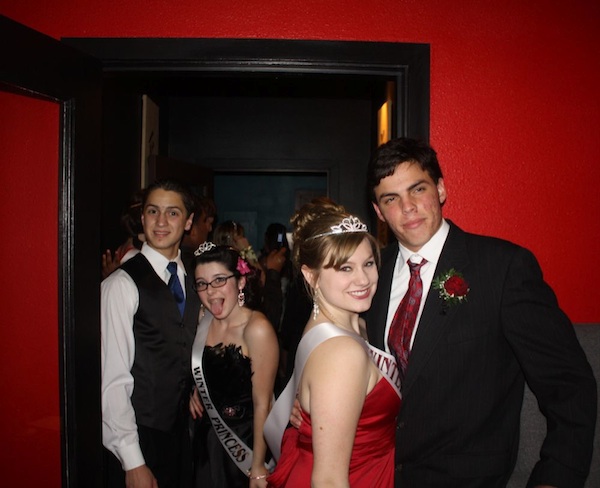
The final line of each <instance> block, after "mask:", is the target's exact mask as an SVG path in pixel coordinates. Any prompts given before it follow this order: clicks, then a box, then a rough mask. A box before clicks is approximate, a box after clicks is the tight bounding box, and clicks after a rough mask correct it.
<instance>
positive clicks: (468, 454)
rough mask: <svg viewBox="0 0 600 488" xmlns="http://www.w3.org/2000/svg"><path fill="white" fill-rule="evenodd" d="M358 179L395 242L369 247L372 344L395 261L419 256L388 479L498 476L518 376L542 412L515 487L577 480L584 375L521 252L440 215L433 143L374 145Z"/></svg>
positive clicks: (586, 441)
mask: <svg viewBox="0 0 600 488" xmlns="http://www.w3.org/2000/svg"><path fill="white" fill-rule="evenodd" d="M368 185H369V190H370V191H371V198H372V201H373V207H374V209H375V212H376V213H377V216H378V217H379V219H381V220H382V221H384V222H386V223H387V224H388V225H389V227H390V228H391V230H392V232H393V233H394V235H395V237H396V239H397V241H398V244H397V245H396V244H391V245H389V246H387V248H386V249H384V251H383V253H382V264H381V270H380V277H379V285H378V289H377V294H376V295H375V298H374V300H373V304H372V307H371V309H370V311H369V312H368V315H367V317H366V318H367V328H368V335H369V341H370V342H371V343H372V344H373V345H374V346H376V347H379V348H382V349H385V350H387V351H389V352H391V353H393V354H396V353H397V351H396V350H395V348H396V343H395V342H394V340H391V341H390V340H389V336H390V331H391V330H393V329H394V327H397V325H393V324H392V322H393V317H394V315H395V312H396V309H397V308H398V306H399V304H400V302H401V300H402V298H403V296H404V295H405V293H406V292H407V289H408V288H409V279H410V275H411V272H410V271H409V266H408V264H407V261H408V260H411V261H414V262H417V261H418V262H421V261H422V260H423V259H425V261H424V263H423V265H422V267H421V269H420V278H421V285H420V286H421V287H422V298H421V299H420V304H418V305H417V307H416V311H415V313H416V314H417V315H416V325H415V327H414V330H413V331H412V332H409V333H408V335H409V337H408V338H407V340H408V342H407V344H408V345H409V347H410V349H409V350H410V354H409V359H408V366H407V369H406V374H405V377H404V381H403V384H402V394H403V404H402V407H401V411H400V414H399V417H398V424H397V439H396V482H395V485H396V487H401V488H435V487H439V488H452V487H456V488H459V487H460V488H475V487H477V488H494V487H504V486H506V483H507V482H508V479H509V478H510V475H511V472H512V470H513V468H514V465H515V460H516V456H517V449H518V445H519V417H520V409H521V404H522V399H523V388H524V382H525V381H527V383H528V385H529V387H530V388H531V390H532V391H533V393H534V394H535V395H536V397H537V400H538V402H539V405H540V409H541V411H542V412H543V413H544V414H545V415H546V417H547V420H548V432H547V436H546V439H545V442H544V445H543V447H542V449H541V453H540V460H539V462H538V463H537V464H536V466H535V468H534V469H533V472H532V474H531V478H530V481H529V485H528V486H531V487H543V486H554V487H564V488H567V487H569V488H571V487H581V486H583V485H584V483H585V479H586V477H587V474H588V472H589V468H590V462H591V455H592V449H593V436H594V425H595V421H596V412H597V406H596V405H597V398H596V397H597V389H596V382H595V379H594V377H593V374H592V371H591V368H590V366H589V364H588V362H587V360H586V357H585V354H584V353H583V351H582V349H581V347H580V345H579V343H578V341H577V338H576V336H575V332H574V329H573V326H572V324H571V322H570V321H569V319H568V318H567V317H566V315H565V314H564V313H563V312H562V311H561V310H560V309H559V307H558V304H557V301H556V297H555V295H554V293H553V291H552V290H551V288H550V287H549V286H548V285H547V284H546V283H545V282H544V280H543V277H542V272H541V270H540V268H539V265H538V263H537V261H536V259H535V257H534V256H533V255H532V254H531V253H530V252H529V251H527V250H526V249H524V248H522V247H519V246H517V245H515V244H512V243H510V242H507V241H503V240H500V239H495V238H491V237H483V236H478V235H474V234H469V233H466V232H464V231H463V230H461V229H460V228H459V227H457V226H456V225H455V224H453V223H452V222H450V221H447V220H445V219H444V218H443V215H442V205H443V204H444V202H445V200H446V197H447V195H446V188H445V186H444V180H443V178H442V172H441V169H440V166H439V164H438V161H437V156H436V153H435V151H434V150H433V149H432V148H431V147H430V146H429V145H427V144H425V143H422V142H419V141H416V140H412V139H404V138H401V139H395V140H392V141H390V142H388V143H386V144H385V145H383V146H381V147H380V148H379V149H377V151H376V152H375V154H374V156H373V158H372V161H371V163H370V165H369V170H368ZM419 293H420V291H419ZM392 336H394V334H392ZM390 344H391V345H390Z"/></svg>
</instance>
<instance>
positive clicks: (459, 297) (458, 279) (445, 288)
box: [433, 268, 469, 305]
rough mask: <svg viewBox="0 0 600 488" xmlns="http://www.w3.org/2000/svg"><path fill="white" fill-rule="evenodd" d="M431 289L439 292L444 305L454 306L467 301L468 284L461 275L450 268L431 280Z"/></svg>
mask: <svg viewBox="0 0 600 488" xmlns="http://www.w3.org/2000/svg"><path fill="white" fill-rule="evenodd" d="M433 288H435V289H436V290H438V291H439V293H440V298H441V299H442V300H444V303H445V304H446V305H456V304H458V303H462V302H466V301H467V293H469V284H468V283H467V281H466V280H465V279H464V278H463V275H462V274H461V273H459V272H458V271H456V270H455V269H454V268H452V269H451V270H450V271H446V272H445V273H442V275H441V276H438V277H437V278H435V279H434V280H433Z"/></svg>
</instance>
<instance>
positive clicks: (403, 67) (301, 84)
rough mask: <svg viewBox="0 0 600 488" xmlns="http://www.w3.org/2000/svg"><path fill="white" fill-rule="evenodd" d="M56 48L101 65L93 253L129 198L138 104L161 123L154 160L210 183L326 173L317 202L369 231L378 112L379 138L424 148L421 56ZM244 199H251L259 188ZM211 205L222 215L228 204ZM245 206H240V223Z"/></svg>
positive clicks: (195, 43)
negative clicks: (382, 123) (214, 178)
mask: <svg viewBox="0 0 600 488" xmlns="http://www.w3.org/2000/svg"><path fill="white" fill-rule="evenodd" d="M63 42H66V43H68V44H71V45H73V46H74V47H76V48H78V49H80V50H82V51H84V52H87V53H89V54H91V55H93V56H94V57H95V58H98V59H100V60H102V62H103V65H104V72H105V82H104V103H103V108H104V114H103V119H104V143H103V147H104V149H103V160H104V164H103V175H104V177H103V185H102V186H103V193H104V195H106V198H104V199H103V202H102V208H103V210H102V229H103V231H102V239H103V247H113V246H114V245H115V244H116V243H117V242H119V240H120V239H119V237H118V236H116V235H115V229H116V226H115V225H114V223H115V222H116V221H117V219H118V215H119V212H120V209H121V208H122V206H123V203H124V202H126V201H127V197H128V196H129V195H130V194H131V193H132V192H133V191H135V190H137V189H138V188H139V182H140V171H141V170H140V161H139V159H140V154H141V152H142V151H141V142H140V141H141V132H142V127H141V125H142V124H141V113H142V97H143V96H144V95H147V96H149V97H150V98H151V99H152V100H153V101H154V103H155V104H156V106H157V107H158V108H159V111H160V116H159V121H160V122H159V132H160V136H159V137H158V154H159V155H161V156H164V157H168V158H173V159H176V160H180V161H185V162H188V163H190V164H195V165H201V166H202V167H205V168H207V169H210V170H212V171H213V172H215V174H217V173H218V172H223V171H224V172H230V171H238V172H244V171H249V172H253V171H263V172H264V171H266V172H279V171H288V172H291V173H293V174H300V173H302V172H305V171H317V172H325V173H327V174H328V175H329V178H328V181H327V185H328V188H327V192H328V194H329V195H330V196H331V197H332V198H334V199H336V200H337V201H338V202H339V203H341V204H343V205H345V206H346V207H347V208H348V209H349V210H350V211H351V212H353V213H355V214H357V215H359V216H361V218H363V219H365V220H367V221H368V222H370V223H371V227H372V228H376V226H377V221H376V219H375V218H374V216H373V215H372V213H371V211H370V206H369V204H368V202H367V200H366V197H365V193H364V175H365V170H366V165H367V162H368V159H369V156H370V154H371V152H372V150H373V149H374V148H375V147H376V146H377V144H378V142H379V138H380V136H381V132H382V131H381V130H380V127H379V126H378V117H379V113H380V109H381V107H382V105H384V104H385V103H386V102H387V106H386V108H387V109H389V114H390V119H389V120H390V123H389V127H387V128H386V130H385V131H383V132H385V133H387V134H388V136H389V137H394V136H396V135H410V136H415V137H421V138H424V139H428V135H429V46H428V45H424V44H401V43H370V42H329V41H289V40H239V39H238V40H232V39H228V40H224V39H220V40H219V39H64V40H63ZM115 174H119V178H118V179H115V178H114V175H115ZM249 181H250V180H249ZM209 186H210V185H209ZM276 189H277V187H274V188H273V191H275V190H276ZM253 194H254V195H255V196H256V198H257V199H258V198H260V197H261V194H260V191H259V190H258V188H257V189H256V190H255V191H254V192H253ZM215 198H216V199H218V200H221V199H223V198H225V199H227V201H228V202H229V203H231V201H232V200H233V201H235V200H236V195H235V194H232V195H225V196H223V195H215ZM247 204H248V202H240V205H241V207H240V209H239V211H240V212H241V211H243V209H244V208H245V207H246V206H247ZM217 211H219V209H218V208H217ZM262 224H264V223H262ZM262 224H261V223H257V227H260V225H262ZM264 225H266V224H264ZM378 234H379V232H378Z"/></svg>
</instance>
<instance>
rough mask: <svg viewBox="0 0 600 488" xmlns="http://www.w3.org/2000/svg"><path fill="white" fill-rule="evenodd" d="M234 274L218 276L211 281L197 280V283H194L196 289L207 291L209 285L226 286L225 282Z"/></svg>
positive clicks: (214, 286) (215, 286)
mask: <svg viewBox="0 0 600 488" xmlns="http://www.w3.org/2000/svg"><path fill="white" fill-rule="evenodd" d="M234 276H235V275H234V274H232V275H229V276H218V277H216V278H215V279H214V280H212V281H211V282H210V283H207V282H206V281H196V283H194V290H196V291H206V290H208V285H210V286H212V287H213V288H221V287H222V286H225V283H227V280H228V279H229V278H233V277H234Z"/></svg>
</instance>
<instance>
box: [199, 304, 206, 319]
mask: <svg viewBox="0 0 600 488" xmlns="http://www.w3.org/2000/svg"><path fill="white" fill-rule="evenodd" d="M204 311H205V308H204V304H203V303H201V304H200V318H202V317H204Z"/></svg>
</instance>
